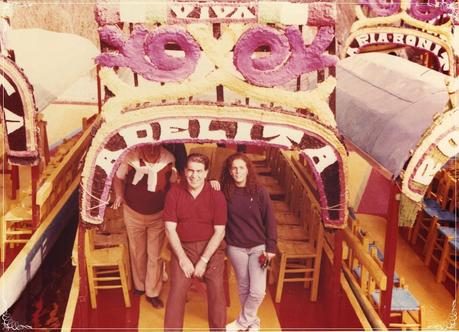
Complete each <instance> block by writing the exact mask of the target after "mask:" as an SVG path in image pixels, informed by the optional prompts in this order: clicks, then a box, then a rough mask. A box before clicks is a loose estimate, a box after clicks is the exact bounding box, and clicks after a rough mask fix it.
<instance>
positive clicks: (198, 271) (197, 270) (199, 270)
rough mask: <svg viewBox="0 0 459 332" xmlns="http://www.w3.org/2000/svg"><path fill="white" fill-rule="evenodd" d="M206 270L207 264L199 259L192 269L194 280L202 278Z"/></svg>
mask: <svg viewBox="0 0 459 332" xmlns="http://www.w3.org/2000/svg"><path fill="white" fill-rule="evenodd" d="M206 269H207V263H206V262H204V261H203V260H202V259H200V260H199V261H198V262H197V263H196V266H195V267H194V276H195V277H196V278H202V277H203V276H204V273H206Z"/></svg>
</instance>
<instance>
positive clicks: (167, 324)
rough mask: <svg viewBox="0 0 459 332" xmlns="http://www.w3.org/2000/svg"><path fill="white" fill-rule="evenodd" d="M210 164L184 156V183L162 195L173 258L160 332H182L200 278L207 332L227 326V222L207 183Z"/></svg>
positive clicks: (222, 199) (222, 206) (199, 157)
mask: <svg viewBox="0 0 459 332" xmlns="http://www.w3.org/2000/svg"><path fill="white" fill-rule="evenodd" d="M208 169H209V158H207V156H205V155H202V154H198V153H194V154H191V155H189V156H188V158H187V163H186V168H185V172H184V176H185V181H183V182H182V183H181V184H178V185H174V186H173V187H172V188H171V189H170V191H169V192H168V193H167V195H166V201H165V204H164V212H163V220H164V221H165V222H166V235H167V238H168V239H169V243H170V245H171V247H172V249H173V252H174V255H172V260H171V264H170V273H171V285H170V291H169V297H168V299H167V305H166V314H165V317H164V328H165V329H166V330H173V331H180V330H181V329H182V328H183V317H184V313H185V302H186V294H187V291H188V289H189V288H190V285H191V278H192V277H197V278H203V279H204V281H205V283H206V285H207V302H208V303H207V306H208V319H209V327H210V330H211V331H214V330H221V329H224V328H225V324H226V302H225V293H224V288H223V271H224V259H225V252H224V247H223V243H222V241H223V238H224V236H225V225H226V220H227V214H226V201H225V197H224V196H223V193H222V192H220V191H216V190H214V189H212V188H211V186H210V184H209V183H207V182H206V177H207V173H208Z"/></svg>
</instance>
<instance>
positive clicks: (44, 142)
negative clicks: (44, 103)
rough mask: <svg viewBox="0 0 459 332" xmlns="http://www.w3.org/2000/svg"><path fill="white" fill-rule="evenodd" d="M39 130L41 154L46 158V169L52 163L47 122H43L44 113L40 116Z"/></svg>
mask: <svg viewBox="0 0 459 332" xmlns="http://www.w3.org/2000/svg"><path fill="white" fill-rule="evenodd" d="M37 117H38V129H39V130H40V133H39V134H40V141H39V142H40V143H39V144H40V154H41V156H42V157H43V158H44V161H45V163H44V165H43V168H44V167H46V165H48V164H49V161H50V156H49V143H48V133H47V131H46V124H47V121H45V120H43V113H39V114H38V116H37Z"/></svg>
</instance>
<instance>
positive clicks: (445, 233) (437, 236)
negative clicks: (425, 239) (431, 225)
mask: <svg viewBox="0 0 459 332" xmlns="http://www.w3.org/2000/svg"><path fill="white" fill-rule="evenodd" d="M456 237H457V229H456V228H455V227H448V226H441V225H440V224H438V223H437V224H436V225H435V231H434V235H433V236H432V237H431V239H430V240H429V243H428V244H427V251H426V256H425V258H424V265H426V266H429V265H430V263H431V261H435V262H438V263H439V264H440V260H441V257H442V256H443V252H444V251H445V250H448V248H449V244H448V242H449V241H450V240H454V239H455V238H456ZM436 253H439V255H435V254H436ZM442 263H443V264H444V261H443V262H442Z"/></svg>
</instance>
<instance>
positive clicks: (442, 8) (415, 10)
mask: <svg viewBox="0 0 459 332" xmlns="http://www.w3.org/2000/svg"><path fill="white" fill-rule="evenodd" d="M452 3H453V1H452V0H441V1H437V0H427V2H421V1H420V0H411V5H410V15H411V16H413V17H414V18H416V19H418V20H421V21H431V20H434V19H436V18H438V17H439V16H440V15H442V14H452V8H451V4H452Z"/></svg>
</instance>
